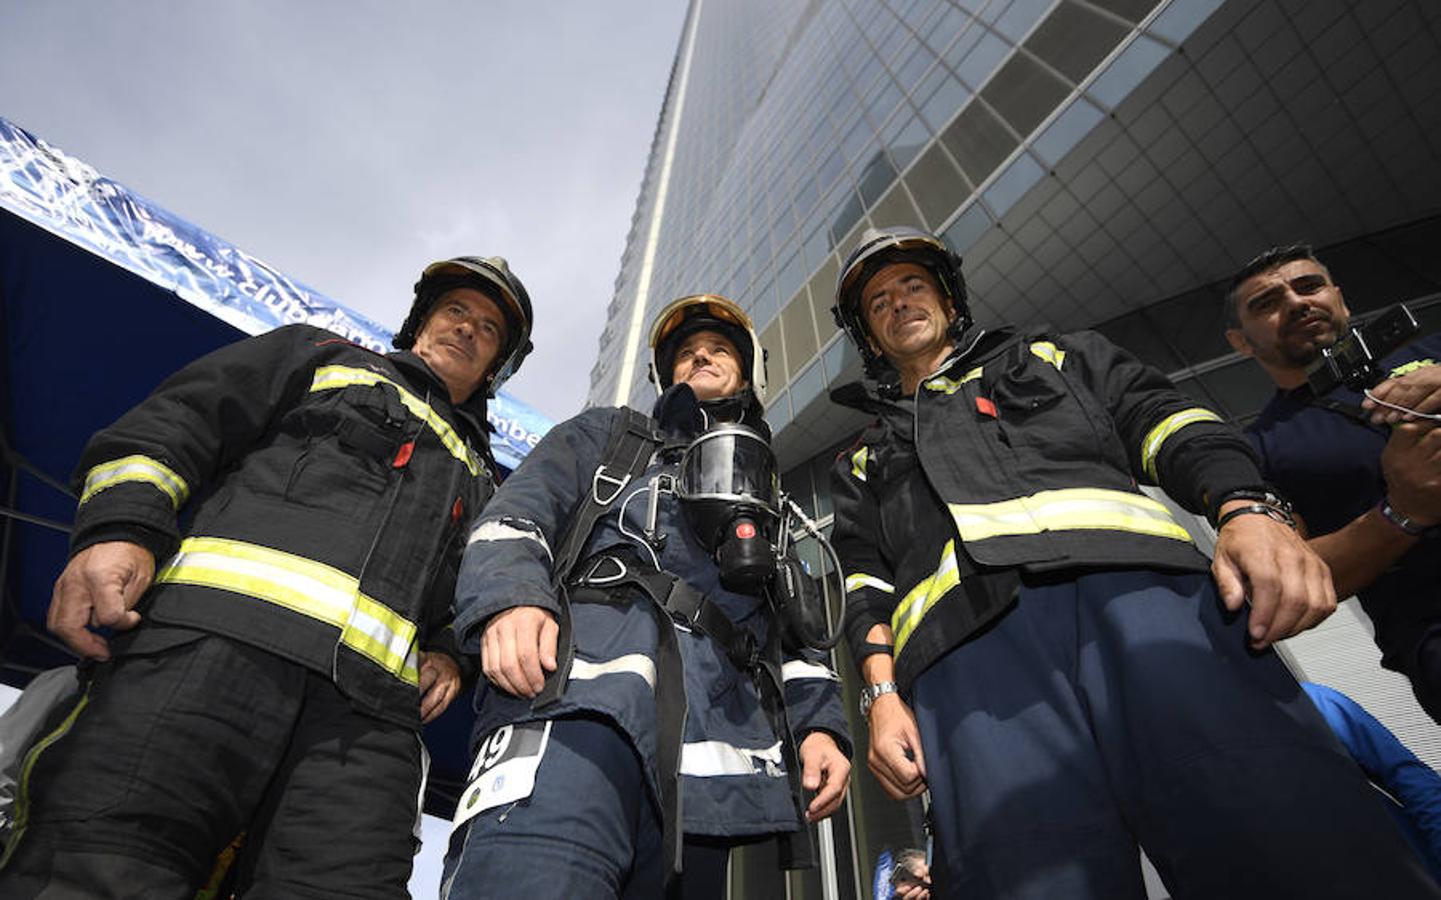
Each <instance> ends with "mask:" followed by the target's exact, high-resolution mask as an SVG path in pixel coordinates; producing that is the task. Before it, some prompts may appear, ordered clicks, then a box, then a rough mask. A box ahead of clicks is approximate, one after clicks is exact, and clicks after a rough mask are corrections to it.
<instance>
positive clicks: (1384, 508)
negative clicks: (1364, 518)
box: [1376, 497, 1429, 537]
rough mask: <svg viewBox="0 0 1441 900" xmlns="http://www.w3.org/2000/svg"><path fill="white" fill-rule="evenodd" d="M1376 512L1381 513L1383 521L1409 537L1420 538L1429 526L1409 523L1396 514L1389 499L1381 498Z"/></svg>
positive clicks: (1407, 519) (1401, 515)
mask: <svg viewBox="0 0 1441 900" xmlns="http://www.w3.org/2000/svg"><path fill="white" fill-rule="evenodd" d="M1376 510H1377V512H1379V513H1381V518H1383V519H1385V520H1386V521H1387V522H1390V523H1391V524H1392V525H1394V526H1396V527H1397V528H1399V529H1401V531H1403V532H1405V533H1406V534H1408V535H1410V536H1411V537H1420V536H1421V535H1423V534H1425V533H1426V531H1427V529H1428V528H1429V526H1427V525H1420V524H1417V523H1416V522H1413V521H1411V520H1410V519H1409V518H1407V517H1406V516H1405V515H1403V514H1402V513H1400V512H1398V511H1397V510H1396V507H1394V506H1392V505H1391V498H1390V497H1382V498H1381V502H1380V503H1378V504H1376Z"/></svg>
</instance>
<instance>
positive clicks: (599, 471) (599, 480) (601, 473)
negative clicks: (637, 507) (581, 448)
mask: <svg viewBox="0 0 1441 900" xmlns="http://www.w3.org/2000/svg"><path fill="white" fill-rule="evenodd" d="M607 469H608V467H607V466H606V465H605V464H604V463H601V464H600V465H599V466H596V469H595V474H594V475H593V476H591V479H590V496H591V499H592V500H594V501H595V502H596V503H598V504H600V505H601V506H610V505H611V503H613V502H614V501H615V498H616V497H619V496H620V492H621V491H623V490H625V486H626V485H628V484H630V479H631V473H630V472H626V473H625V475H624V476H623V477H620V478H617V477H616V476H614V475H612V474H610V472H609V471H608V470H607ZM601 485H605V486H606V487H607V488H608V489H609V491H610V493H608V494H606V495H605V496H604V497H602V496H601V493H600V489H601Z"/></svg>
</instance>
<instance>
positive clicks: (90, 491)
mask: <svg viewBox="0 0 1441 900" xmlns="http://www.w3.org/2000/svg"><path fill="white" fill-rule="evenodd" d="M129 481H139V482H144V483H145V484H150V485H154V486H155V487H157V488H159V489H160V490H161V491H162V492H163V493H164V494H165V496H167V497H169V498H170V505H171V506H173V507H175V508H176V509H179V508H180V506H181V504H183V503H184V502H185V498H186V497H189V496H190V486H189V485H188V484H186V483H185V479H184V478H181V477H180V476H179V475H176V474H175V470H174V469H172V468H170V467H169V466H167V465H165V463H163V462H161V461H160V460H158V459H152V458H151V457H149V456H140V455H136V456H123V457H121V458H120V459H112V460H111V461H110V462H107V463H101V464H100V465H98V466H96V467H95V468H93V469H91V470H90V471H89V472H87V473H85V488H84V490H82V491H81V492H80V502H81V504H84V503H85V501H87V500H89V499H90V498H91V497H94V496H95V495H96V494H98V493H100V492H101V491H103V490H105V489H106V488H110V487H115V485H117V484H124V483H126V482H129Z"/></svg>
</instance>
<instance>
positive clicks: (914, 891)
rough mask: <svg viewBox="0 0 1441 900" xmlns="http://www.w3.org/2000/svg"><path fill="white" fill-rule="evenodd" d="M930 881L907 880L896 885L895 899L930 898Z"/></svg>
mask: <svg viewBox="0 0 1441 900" xmlns="http://www.w3.org/2000/svg"><path fill="white" fill-rule="evenodd" d="M930 896H931V883H930V882H929V881H924V882H922V881H907V882H904V883H902V884H898V885H896V898H897V900H930Z"/></svg>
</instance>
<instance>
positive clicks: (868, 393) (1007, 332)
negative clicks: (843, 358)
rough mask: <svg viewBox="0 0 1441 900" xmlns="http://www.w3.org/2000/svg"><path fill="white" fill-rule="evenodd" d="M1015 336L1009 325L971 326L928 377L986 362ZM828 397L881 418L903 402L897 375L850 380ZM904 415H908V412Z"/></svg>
mask: <svg viewBox="0 0 1441 900" xmlns="http://www.w3.org/2000/svg"><path fill="white" fill-rule="evenodd" d="M1016 334H1017V332H1016V329H1015V328H1014V327H1012V326H1010V325H1002V326H1000V327H998V328H991V329H987V328H982V327H981V326H979V325H972V326H971V327H969V328H967V329H966V330H965V331H963V332H961V335H960V337H958V338H957V339H956V341H955V344H954V345H953V347H952V352H951V355H950V356H948V357H946V361H945V362H943V363H941V365H940V367H939V368H937V369H936V371H935V372H933V373H931V375H930V376H928V377H934V376H936V375H940V374H942V373H944V372H949V371H951V370H952V369H955V368H958V367H960V366H962V365H970V364H973V363H975V362H976V361H977V360H984V359H987V358H989V357H991V356H993V355H994V354H995V353H996V351H998V350H1000V349H1001V348H1003V347H1005V346H1007V345H1008V344H1009V343H1010V342H1011V341H1012V340H1014V339H1015V337H1016ZM922 380H924V379H922ZM830 396H831V399H832V400H833V401H835V402H836V403H839V404H840V405H841V406H847V407H850V408H851V409H858V410H860V411H861V412H865V413H870V414H872V415H883V414H884V413H885V412H886V411H887V410H890V409H894V408H896V407H897V406H900V405H901V404H902V402H903V401H904V400H905V397H904V396H902V394H901V384H900V378H899V376H890V377H887V378H886V379H883V380H876V379H872V378H864V379H861V380H860V381H853V382H851V383H849V384H843V385H841V386H840V387H838V388H836V389H835V390H833V391H831V395H830ZM907 412H908V413H909V410H907Z"/></svg>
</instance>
